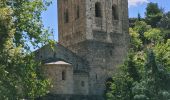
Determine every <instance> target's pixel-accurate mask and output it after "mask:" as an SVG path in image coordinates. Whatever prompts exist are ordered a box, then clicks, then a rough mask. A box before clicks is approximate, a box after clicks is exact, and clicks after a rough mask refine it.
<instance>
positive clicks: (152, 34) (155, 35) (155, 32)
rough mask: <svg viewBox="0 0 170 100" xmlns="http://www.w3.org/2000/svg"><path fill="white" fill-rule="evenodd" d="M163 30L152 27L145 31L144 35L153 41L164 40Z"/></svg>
mask: <svg viewBox="0 0 170 100" xmlns="http://www.w3.org/2000/svg"><path fill="white" fill-rule="evenodd" d="M161 35H162V34H161V31H160V30H159V29H150V30H148V31H147V32H145V33H144V37H145V38H146V39H147V40H148V41H150V42H151V43H157V42H162V41H163V36H161Z"/></svg>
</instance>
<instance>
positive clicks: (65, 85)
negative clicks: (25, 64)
mask: <svg viewBox="0 0 170 100" xmlns="http://www.w3.org/2000/svg"><path fill="white" fill-rule="evenodd" d="M43 70H44V74H45V76H46V77H47V78H48V79H49V80H50V81H51V85H52V87H51V88H50V93H52V94H67V95H68V94H70V95H73V94H74V89H73V84H74V81H73V67H72V66H71V65H70V64H67V63H64V64H62V63H60V64H59V63H56V64H55V63H47V64H45V65H44V66H43ZM62 72H64V74H65V75H64V76H62ZM62 78H64V79H62Z"/></svg>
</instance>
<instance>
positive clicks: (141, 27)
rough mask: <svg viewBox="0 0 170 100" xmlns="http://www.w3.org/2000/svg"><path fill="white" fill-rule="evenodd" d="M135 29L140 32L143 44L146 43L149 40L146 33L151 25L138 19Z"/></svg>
mask: <svg viewBox="0 0 170 100" xmlns="http://www.w3.org/2000/svg"><path fill="white" fill-rule="evenodd" d="M133 29H134V31H136V32H137V34H139V39H140V40H141V41H142V44H146V42H147V41H146V38H145V36H144V33H145V32H146V31H148V30H149V29H151V26H150V25H147V24H146V23H145V22H144V21H136V23H135V26H134V28H133Z"/></svg>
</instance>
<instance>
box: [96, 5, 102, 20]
mask: <svg viewBox="0 0 170 100" xmlns="http://www.w3.org/2000/svg"><path fill="white" fill-rule="evenodd" d="M95 16H96V17H102V11H101V3H100V2H97V3H96V4H95Z"/></svg>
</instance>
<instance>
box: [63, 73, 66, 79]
mask: <svg viewBox="0 0 170 100" xmlns="http://www.w3.org/2000/svg"><path fill="white" fill-rule="evenodd" d="M62 80H66V72H65V71H62Z"/></svg>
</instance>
